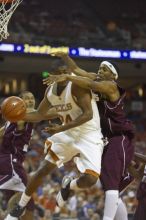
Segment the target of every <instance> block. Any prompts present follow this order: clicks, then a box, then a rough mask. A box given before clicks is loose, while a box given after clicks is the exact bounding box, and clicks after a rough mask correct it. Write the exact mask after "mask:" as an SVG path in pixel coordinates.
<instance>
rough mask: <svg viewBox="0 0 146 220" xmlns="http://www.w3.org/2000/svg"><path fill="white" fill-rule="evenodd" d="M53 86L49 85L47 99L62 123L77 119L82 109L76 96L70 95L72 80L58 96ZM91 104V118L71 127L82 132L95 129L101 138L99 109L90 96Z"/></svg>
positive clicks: (54, 85)
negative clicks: (60, 117)
mask: <svg viewBox="0 0 146 220" xmlns="http://www.w3.org/2000/svg"><path fill="white" fill-rule="evenodd" d="M55 87H56V84H55V83H54V84H53V85H52V86H51V87H50V89H49V91H48V93H47V99H48V101H49V102H50V103H51V104H52V106H53V107H55V108H56V110H57V112H58V113H59V114H60V115H61V116H62V119H63V123H64V124H66V123H68V122H69V121H71V120H75V119H77V118H78V117H79V116H80V115H81V114H82V109H81V108H80V107H79V106H78V105H77V103H76V97H74V96H73V95H72V92H71V88H72V82H69V83H68V84H67V86H66V87H65V89H64V90H63V91H62V93H61V94H60V96H57V95H56V94H55V92H54V90H55ZM91 104H92V110H93V118H92V119H91V120H89V121H88V122H86V123H84V124H82V125H80V126H78V127H76V128H72V129H76V130H80V131H82V132H89V131H96V135H97V134H98V137H100V138H102V133H101V127H100V117H99V111H98V108H97V104H96V101H95V99H94V98H92V100H91ZM97 131H98V133H97Z"/></svg>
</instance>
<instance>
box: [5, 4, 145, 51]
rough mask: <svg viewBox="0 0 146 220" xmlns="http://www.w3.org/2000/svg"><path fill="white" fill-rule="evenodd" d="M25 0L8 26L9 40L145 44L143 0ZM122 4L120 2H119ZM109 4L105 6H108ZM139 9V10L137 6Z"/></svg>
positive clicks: (101, 45) (124, 45)
mask: <svg viewBox="0 0 146 220" xmlns="http://www.w3.org/2000/svg"><path fill="white" fill-rule="evenodd" d="M130 2H131V1H128V2H127V3H126V6H125V3H124V2H123V3H122V2H115V1H113V0H111V1H109V2H105V0H104V1H102V2H101V3H100V4H98V1H95V0H93V1H88V0H86V1H82V0H79V1H71V0H70V1H67V0H62V1H57V0H54V1H51V0H44V1H43V2H42V1H39V0H32V1H29V0H25V1H23V2H22V3H21V5H20V6H19V7H18V9H17V10H16V11H15V13H14V15H13V16H12V19H11V21H10V24H9V26H8V29H9V32H10V36H9V38H8V40H7V41H9V42H16V43H30V44H40V45H43V44H48V45H51V46H62V45H63V46H71V47H79V46H80V47H87V48H88V47H95V48H122V49H132V48H133V49H145V48H146V22H145V12H144V8H145V7H146V3H145V1H144V0H142V1H140V2H137V1H132V2H131V3H130ZM119 4H120V5H119ZM105 5H106V6H105ZM135 9H136V10H135Z"/></svg>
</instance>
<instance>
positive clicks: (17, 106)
mask: <svg viewBox="0 0 146 220" xmlns="http://www.w3.org/2000/svg"><path fill="white" fill-rule="evenodd" d="M1 112H2V115H3V117H4V118H5V119H6V120H7V121H10V122H16V121H19V120H23V118H24V116H25V113H26V104H25V103H24V101H23V100H22V99H21V98H19V97H17V96H10V97H8V98H6V99H5V100H4V101H3V103H2V105H1Z"/></svg>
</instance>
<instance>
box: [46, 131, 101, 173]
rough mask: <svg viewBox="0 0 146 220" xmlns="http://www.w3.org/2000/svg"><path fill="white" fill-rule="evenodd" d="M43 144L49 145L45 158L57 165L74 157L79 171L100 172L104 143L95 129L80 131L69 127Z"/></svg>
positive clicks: (59, 165)
mask: <svg viewBox="0 0 146 220" xmlns="http://www.w3.org/2000/svg"><path fill="white" fill-rule="evenodd" d="M45 145H47V146H46V147H49V151H48V154H47V155H46V157H45V159H46V160H48V161H50V162H52V163H56V165H57V166H58V167H61V166H62V165H63V164H64V163H66V162H68V161H70V160H71V159H72V158H73V157H74V162H75V163H76V165H77V168H78V170H79V171H80V172H81V173H89V174H92V175H94V176H98V175H99V174H100V172H101V158H102V153H103V149H104V144H103V140H102V137H99V135H98V132H97V131H88V132H86V133H83V132H82V133H81V132H79V131H78V130H75V131H74V130H72V129H70V130H68V131H65V132H60V133H57V134H55V135H53V136H52V137H50V138H48V139H47V140H46V142H45ZM76 155H79V156H76Z"/></svg>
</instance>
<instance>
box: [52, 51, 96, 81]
mask: <svg viewBox="0 0 146 220" xmlns="http://www.w3.org/2000/svg"><path fill="white" fill-rule="evenodd" d="M50 55H52V56H58V57H60V58H61V59H62V60H63V61H64V62H65V63H66V65H67V66H68V67H69V69H70V70H71V71H72V72H73V73H75V74H76V75H78V76H83V77H87V78H90V79H93V80H95V79H96V78H97V75H96V73H91V72H87V71H85V70H83V69H81V68H80V67H79V66H78V65H77V64H76V63H75V61H74V60H73V59H71V58H70V57H69V56H68V54H66V53H64V52H56V53H51V54H50Z"/></svg>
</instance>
